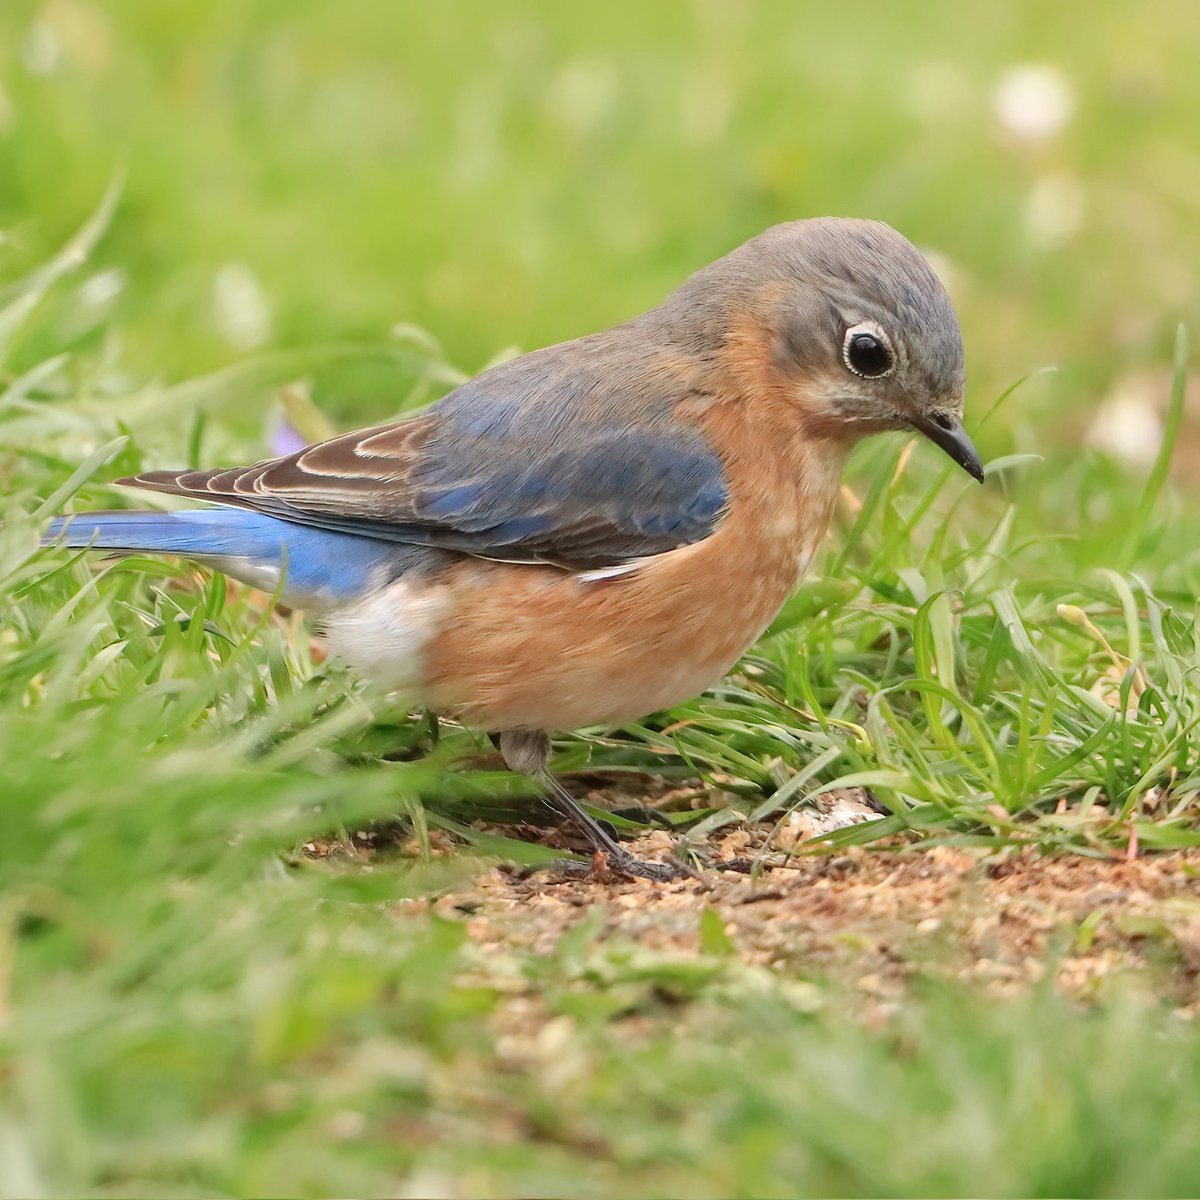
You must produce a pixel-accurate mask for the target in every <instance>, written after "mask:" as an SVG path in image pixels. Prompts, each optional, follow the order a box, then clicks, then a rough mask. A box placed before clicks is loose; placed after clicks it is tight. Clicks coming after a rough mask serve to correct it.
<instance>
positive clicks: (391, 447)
mask: <svg viewBox="0 0 1200 1200" xmlns="http://www.w3.org/2000/svg"><path fill="white" fill-rule="evenodd" d="M962 403H963V350H962V338H961V335H960V333H959V328H958V321H957V319H956V318H955V315H954V310H953V308H952V307H951V305H950V300H949V297H948V296H947V295H946V292H945V289H944V288H943V287H942V285H941V283H940V282H939V281H938V278H937V276H936V275H935V274H934V273H933V271H932V270H931V269H930V267H929V265H928V264H927V263H926V262H925V260H924V259H923V258H922V257H921V255H920V254H919V253H918V252H917V250H916V249H915V248H914V247H913V246H912V245H911V244H910V243H909V242H908V241H907V240H905V238H903V237H902V236H901V235H900V234H899V233H897V232H896V231H895V230H893V229H891V228H890V227H888V226H887V225H882V224H879V223H877V222H874V221H858V220H840V219H835V218H821V219H815V220H808V221H795V222H792V223H790V224H785V225H778V226H776V227H774V228H773V229H769V230H767V232H766V233H764V234H762V235H761V236H759V237H756V238H753V239H752V240H751V241H749V242H747V243H746V244H745V245H743V246H739V247H738V248H737V249H736V250H734V251H733V252H732V253H730V254H728V255H726V256H725V257H724V258H722V259H719V260H718V261H717V262H715V263H713V264H712V265H711V266H708V267H705V268H704V269H703V270H701V271H699V272H697V274H695V275H693V276H692V277H691V278H690V279H688V280H687V281H686V282H685V283H684V284H683V285H682V286H681V287H679V288H678V289H677V290H676V291H675V292H674V293H672V295H670V296H669V297H668V298H667V299H666V300H665V301H664V302H663V303H662V304H661V305H660V306H659V307H657V308H654V309H651V310H650V311H649V312H647V313H643V314H642V315H641V316H638V317H634V318H633V319H632V320H630V321H626V322H625V323H624V324H622V325H618V326H616V327H615V328H613V329H610V330H607V331H606V332H604V333H597V334H592V335H591V336H589V337H583V338H579V339H578V340H576V341H572V342H565V343H563V344H562V345H558V346H551V347H549V348H548V349H544V350H537V351H534V352H533V353H530V354H526V355H524V356H523V357H521V358H518V359H515V360H513V361H511V362H507V363H504V364H502V365H501V366H498V367H493V368H492V369H491V370H488V371H485V372H484V373H483V374H482V375H480V376H478V377H477V378H475V379H473V380H471V381H470V382H468V383H465V384H463V386H462V387H460V388H458V389H457V390H455V391H453V392H451V393H450V394H449V395H448V396H446V397H444V398H443V399H442V400H440V401H438V402H437V403H435V404H433V405H432V406H430V407H429V408H428V409H426V410H424V411H423V412H421V413H418V414H416V415H414V416H412V417H409V418H407V419H405V420H401V421H397V422H395V423H394V424H389V425H379V426H376V427H374V428H371V429H366V430H361V431H359V432H357V433H348V434H344V435H343V436H341V437H335V438H332V439H331V440H329V441H327V442H322V443H320V444H318V445H314V446H309V447H307V448H306V449H302V450H299V451H297V452H296V453H294V454H288V455H286V456H284V457H282V458H275V459H270V460H268V461H265V462H260V463H257V464H255V465H254V466H250V467H235V468H231V469H228V470H209V471H148V472H145V473H144V474H141V475H137V476H135V477H133V478H130V479H123V480H121V481H120V482H121V483H123V484H127V485H129V486H131V487H140V488H149V489H152V490H154V491H158V492H169V493H173V494H175V495H179V496H186V497H187V498H188V499H192V500H195V499H203V500H211V501H215V502H216V503H217V504H218V505H222V506H224V507H217V508H201V509H189V510H186V511H182V512H170V513H166V512H105V513H87V514H83V515H80V516H75V517H71V518H60V519H59V520H57V521H56V522H55V523H54V525H53V526H52V527H51V530H50V533H49V535H48V538H47V542H50V541H58V542H60V543H63V544H65V545H67V546H70V547H89V548H95V549H105V550H116V551H138V552H146V551H150V552H160V553H167V554H182V555H186V556H187V557H189V558H192V559H195V560H197V561H198V562H201V563H207V564H210V565H212V566H214V567H216V568H217V569H218V570H221V571H224V572H226V573H228V574H229V575H232V576H233V577H235V578H237V579H241V580H243V581H245V582H247V583H250V584H254V585H257V586H259V587H263V588H267V589H273V588H275V587H276V586H277V585H278V583H279V578H280V575H281V573H283V572H284V571H285V568H286V579H285V580H284V584H283V589H282V595H283V597H284V599H285V601H286V602H287V603H288V604H291V605H294V606H297V607H306V608H311V609H314V610H317V611H319V612H321V613H322V614H323V623H324V629H325V635H326V637H327V639H328V642H329V644H330V646H331V648H332V649H333V650H334V651H335V652H336V653H337V654H338V655H339V656H340V657H342V658H343V659H345V660H346V661H347V662H349V663H350V664H351V665H352V666H353V667H355V668H357V669H358V670H359V671H360V672H361V673H362V674H363V675H365V676H367V677H368V678H370V679H372V680H374V681H376V682H378V683H380V684H382V685H383V686H384V687H386V688H387V689H389V690H391V691H396V692H400V693H402V694H403V695H405V696H407V697H408V698H410V699H411V700H412V701H413V702H414V703H416V704H421V705H424V706H427V707H429V708H432V709H435V710H437V711H439V712H441V713H445V714H448V715H450V716H453V717H455V718H457V719H459V720H460V721H462V722H464V723H465V724H467V725H469V726H472V727H475V728H478V729H483V730H489V731H493V734H494V736H495V737H496V739H497V741H498V745H499V748H500V751H501V753H502V755H503V756H504V759H505V762H506V763H507V764H508V766H509V767H510V768H511V769H513V770H516V771H520V772H524V773H526V774H528V775H531V776H533V777H535V778H536V779H537V780H538V781H539V782H540V783H541V785H542V786H543V787H544V788H545V790H546V792H547V794H548V796H549V797H550V798H551V799H552V801H553V802H554V803H555V805H556V807H557V808H558V809H559V810H560V813H561V814H562V815H563V816H566V817H568V818H570V817H573V818H574V819H575V820H576V821H578V822H579V824H580V825H581V826H582V827H583V829H584V831H585V833H586V835H587V837H588V840H589V844H590V845H591V846H592V847H593V849H594V850H596V851H598V852H600V853H602V854H604V855H606V856H607V857H608V860H609V862H610V865H611V866H612V867H613V868H614V869H616V870H619V871H623V872H625V873H628V874H633V875H641V876H643V877H646V878H655V879H661V878H667V877H670V876H671V874H672V873H673V871H672V868H670V867H667V866H665V865H662V864H656V863H640V862H638V861H636V860H635V859H634V858H633V857H632V856H631V855H630V854H629V853H628V852H627V851H626V850H624V849H622V848H621V847H620V846H618V845H617V844H616V843H615V841H614V840H613V839H612V838H611V837H610V836H609V834H608V833H607V832H606V831H605V830H604V829H602V828H601V827H600V826H599V825H597V824H596V823H595V822H594V821H592V820H591V819H590V818H589V817H588V816H587V815H586V814H585V813H584V812H583V810H582V809H581V808H580V807H579V805H578V804H577V803H576V802H575V801H574V800H573V799H572V798H571V797H570V796H569V795H568V794H567V792H566V791H565V790H564V789H563V788H562V787H561V786H560V785H559V784H557V783H556V781H555V780H554V779H553V777H552V776H551V774H550V771H549V769H548V762H549V755H550V739H549V731H551V730H555V729H573V728H577V727H579V726H584V725H619V724H622V723H623V722H626V721H629V720H633V719H636V718H639V717H642V716H644V715H645V714H647V713H650V712H655V711H657V710H659V709H665V708H669V707H670V706H671V705H674V704H678V703H679V702H681V701H683V700H686V699H688V698H689V697H691V696H694V695H696V694H697V693H698V692H700V691H701V690H702V689H703V688H705V687H706V686H708V685H709V684H711V683H712V682H713V681H714V680H716V679H719V678H720V677H721V675H722V674H724V673H725V672H726V671H728V670H729V668H730V667H732V666H733V664H734V662H736V660H737V658H738V657H739V655H741V654H742V652H743V651H744V650H745V649H746V648H747V647H748V646H750V645H751V644H752V643H753V642H754V641H755V640H756V639H757V638H758V637H759V635H760V634H761V633H762V631H763V629H764V628H766V626H767V623H768V622H769V621H770V620H771V618H772V617H773V616H774V614H775V613H776V612H777V610H778V609H779V608H780V606H781V605H782V604H783V602H784V600H785V599H786V598H787V597H788V595H789V593H790V592H791V591H792V590H793V589H794V588H795V586H796V584H797V583H798V582H799V580H800V578H801V577H802V575H803V574H804V571H805V569H806V568H807V566H808V564H809V562H810V560H811V559H812V556H813V553H814V552H815V551H816V549H817V546H818V543H819V542H820V540H821V538H822V536H823V534H824V532H825V527H826V524H827V522H828V520H829V515H830V511H831V510H832V508H833V504H834V500H835V498H836V496H837V493H838V486H839V479H840V476H841V471H842V465H843V463H844V462H845V460H846V456H847V454H848V453H849V451H850V449H851V447H853V445H854V444H855V443H856V442H857V441H858V440H859V439H860V438H861V437H863V436H865V435H866V434H870V433H877V432H880V431H882V430H892V429H917V430H919V431H920V432H921V433H923V434H925V435H926V436H927V437H928V438H930V439H931V440H932V441H933V442H935V443H936V444H937V445H938V446H940V447H941V448H942V449H943V450H945V451H946V453H947V454H949V455H950V457H951V458H952V459H953V460H954V461H955V462H956V463H958V464H959V465H960V466H962V467H963V468H964V469H965V470H966V471H968V472H969V473H970V474H971V475H973V476H974V477H975V478H976V479H978V480H980V481H982V480H983V468H982V466H981V464H980V460H979V456H978V454H977V453H976V451H975V448H974V446H972V444H971V441H970V439H969V438H968V437H967V435H966V433H965V432H964V430H963V426H962V421H961V414H962Z"/></svg>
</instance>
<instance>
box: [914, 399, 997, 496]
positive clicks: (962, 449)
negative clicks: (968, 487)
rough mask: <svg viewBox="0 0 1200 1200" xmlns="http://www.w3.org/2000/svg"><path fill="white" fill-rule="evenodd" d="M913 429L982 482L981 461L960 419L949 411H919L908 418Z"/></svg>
mask: <svg viewBox="0 0 1200 1200" xmlns="http://www.w3.org/2000/svg"><path fill="white" fill-rule="evenodd" d="M909 422H910V424H911V425H912V426H913V428H914V429H916V430H918V431H919V432H921V433H923V434H924V435H925V436H926V437H927V438H928V439H929V440H930V441H931V442H932V443H933V444H934V445H935V446H940V447H941V448H942V449H943V450H945V452H946V453H947V454H948V455H950V457H951V458H952V459H954V461H955V462H956V463H958V465H959V466H960V467H962V469H963V470H964V471H966V473H967V474H968V475H970V476H972V477H973V478H975V479H978V480H979V482H980V483H982V482H983V463H981V462H980V461H979V451H978V450H976V449H975V446H974V445H973V444H972V442H971V439H970V438H969V437H967V431H966V430H965V429H964V428H963V425H962V421H960V420H959V419H958V417H955V416H951V415H950V414H949V413H941V412H939V413H921V414H920V415H919V416H915V417H911V418H909Z"/></svg>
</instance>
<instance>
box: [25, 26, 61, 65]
mask: <svg viewBox="0 0 1200 1200" xmlns="http://www.w3.org/2000/svg"><path fill="white" fill-rule="evenodd" d="M61 57H62V48H61V46H60V45H59V41H58V34H57V33H55V32H54V27H53V26H52V25H51V24H50V22H49V21H34V23H33V24H32V25H30V27H29V28H28V29H27V30H26V31H25V39H24V41H23V42H22V43H21V61H22V62H23V63H24V64H25V70H27V71H28V72H29V73H30V75H49V74H50V73H51V72H52V71H53V70H54V68H55V67H57V66H58V60H59V59H60V58H61Z"/></svg>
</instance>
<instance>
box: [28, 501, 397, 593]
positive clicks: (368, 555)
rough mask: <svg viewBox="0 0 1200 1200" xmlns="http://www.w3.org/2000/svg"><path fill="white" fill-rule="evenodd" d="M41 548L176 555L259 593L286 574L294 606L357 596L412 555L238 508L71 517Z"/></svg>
mask: <svg viewBox="0 0 1200 1200" xmlns="http://www.w3.org/2000/svg"><path fill="white" fill-rule="evenodd" d="M42 544H43V545H45V546H49V545H57V546H65V547H67V548H68V549H76V550H110V551H113V552H115V553H117V554H136V553H144V554H179V555H182V556H184V557H186V558H190V559H194V560H195V561H197V562H201V563H205V564H207V565H209V566H213V567H215V568H216V569H217V570H219V571H224V572H225V573H226V574H227V575H232V576H233V577H234V578H235V579H240V580H242V581H243V582H244V583H249V584H252V585H253V586H254V587H260V588H264V589H265V590H267V591H273V590H274V589H275V587H276V586H277V585H278V583H279V579H280V577H281V575H283V574H284V573H285V572H286V576H287V579H286V586H285V588H284V591H283V598H284V599H285V600H286V601H287V602H288V603H289V604H295V605H296V606H298V607H312V606H318V607H323V606H327V605H330V604H336V603H339V602H341V601H343V600H345V599H348V598H351V597H353V596H356V595H359V594H361V593H362V592H363V591H365V590H368V589H369V588H370V587H371V586H372V585H373V584H375V583H376V582H377V581H378V580H379V579H380V578H383V577H388V576H393V575H395V574H397V573H400V572H402V571H403V570H404V569H405V568H406V567H407V566H408V565H410V564H409V563H408V562H407V558H408V557H411V556H412V555H413V554H414V553H416V552H417V550H416V548H413V547H406V546H400V545H397V544H396V543H390V542H381V541H377V540H375V539H374V538H366V537H358V536H355V535H352V534H344V533H331V532H329V531H327V530H324V529H314V528H312V527H311V526H307V525H300V524H296V523H294V522H291V521H283V520H280V519H279V518H277V517H270V516H267V515H266V514H265V513H258V512H252V511H250V510H248V509H240V508H203V509H186V510H184V511H182V512H147V511H128V512H126V511H121V512H85V513H77V514H75V515H73V516H69V517H58V518H56V519H55V520H54V522H53V523H52V524H51V525H50V528H49V530H48V531H47V532H46V536H45V537H44V538H43V539H42Z"/></svg>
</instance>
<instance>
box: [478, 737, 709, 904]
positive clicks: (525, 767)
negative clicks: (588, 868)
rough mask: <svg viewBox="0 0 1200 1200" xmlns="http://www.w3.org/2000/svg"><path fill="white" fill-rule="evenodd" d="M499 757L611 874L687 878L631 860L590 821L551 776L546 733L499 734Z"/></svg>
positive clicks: (677, 870) (665, 867) (678, 872)
mask: <svg viewBox="0 0 1200 1200" xmlns="http://www.w3.org/2000/svg"><path fill="white" fill-rule="evenodd" d="M499 746H500V754H501V756H502V757H503V759H504V762H505V764H506V765H507V766H508V768H509V770H510V771H516V772H518V773H519V774H521V775H528V776H529V777H530V778H531V779H535V780H536V781H537V782H538V783H540V784H541V786H542V787H543V788H544V789H545V797H546V800H547V802H548V803H549V804H550V806H551V807H552V808H553V809H554V810H555V811H556V812H557V813H558V815H559V816H560V817H562V818H564V819H565V820H567V821H574V822H575V824H576V825H577V826H578V827H579V830H580V832H581V833H582V834H583V836H584V838H585V839H586V841H587V844H588V846H589V847H590V849H591V850H592V852H593V853H599V854H603V855H604V856H605V858H607V859H608V862H609V865H610V866H611V867H612V869H613V870H615V871H619V872H622V873H624V874H626V875H636V876H639V877H640V878H642V879H659V880H667V879H678V878H680V877H681V876H683V875H687V874H689V872H688V871H686V870H685V869H683V868H680V867H675V866H671V865H669V864H666V863H648V862H642V861H641V860H640V859H637V858H634V856H633V855H632V854H630V853H629V851H628V850H626V849H625V848H624V847H623V846H622V845H620V844H619V843H618V842H617V841H616V840H615V839H614V838H612V837H610V836H609V835H608V833H606V832H605V831H604V829H603V828H602V827H601V826H600V824H599V822H597V821H596V820H595V819H594V818H593V817H591V816H590V815H589V814H588V812H587V811H586V809H584V807H583V805H581V804H580V803H579V801H578V800H576V799H575V797H574V796H572V795H571V794H570V792H568V791H567V789H566V788H564V787H563V786H562V784H561V783H559V782H558V780H557V779H555V778H554V776H553V775H551V773H550V738H549V736H548V735H546V734H545V733H529V732H526V731H523V730H509V731H506V732H504V733H502V734H500V738H499Z"/></svg>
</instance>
